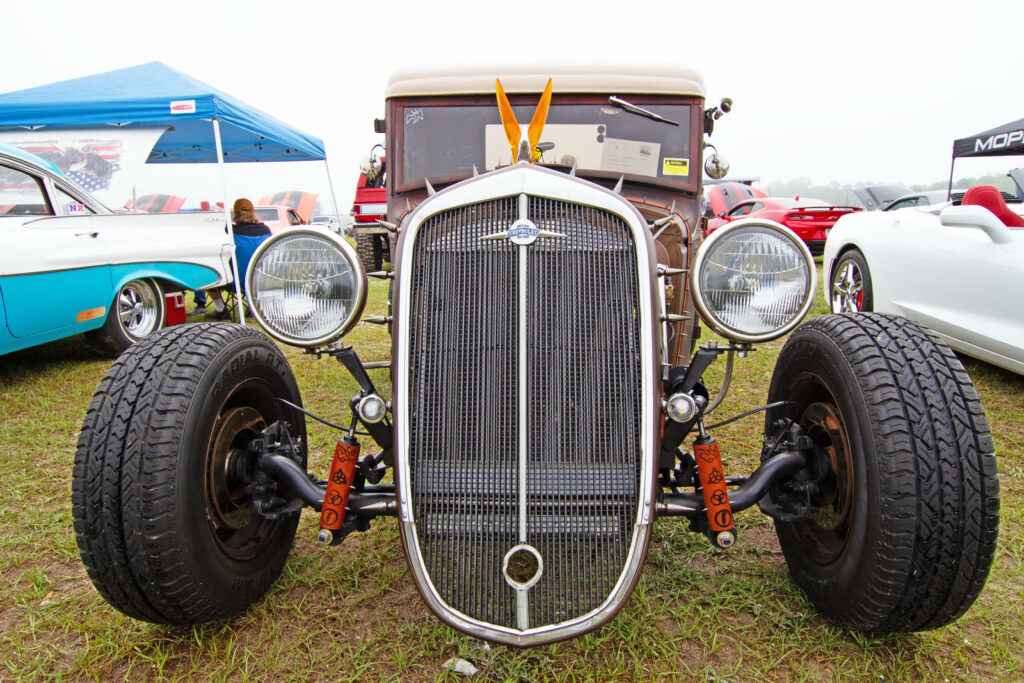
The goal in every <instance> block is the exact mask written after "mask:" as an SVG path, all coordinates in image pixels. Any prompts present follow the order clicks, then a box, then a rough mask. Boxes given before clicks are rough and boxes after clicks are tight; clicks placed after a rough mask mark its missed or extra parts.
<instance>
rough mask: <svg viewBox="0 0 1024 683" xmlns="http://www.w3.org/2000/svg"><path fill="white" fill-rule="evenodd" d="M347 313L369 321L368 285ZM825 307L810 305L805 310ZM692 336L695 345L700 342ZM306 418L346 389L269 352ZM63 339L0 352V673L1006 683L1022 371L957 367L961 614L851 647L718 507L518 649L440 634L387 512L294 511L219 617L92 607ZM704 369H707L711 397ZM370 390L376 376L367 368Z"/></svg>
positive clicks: (361, 339)
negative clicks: (969, 549) (578, 633)
mask: <svg viewBox="0 0 1024 683" xmlns="http://www.w3.org/2000/svg"><path fill="white" fill-rule="evenodd" d="M372 287H373V290H372V293H371V303H370V310H369V311H368V313H367V315H382V314H383V313H384V310H385V303H384V299H385V296H386V284H384V283H379V282H375V283H373V286H372ZM823 312H825V305H824V303H823V300H821V299H820V298H819V300H818V302H817V303H816V305H815V308H814V310H813V312H812V314H815V315H817V314H821V313H823ZM349 339H350V341H351V343H353V344H354V345H355V346H356V348H357V349H358V350H359V351H360V353H361V355H362V357H363V358H364V359H365V360H381V359H384V358H386V357H387V354H388V353H389V345H388V342H387V338H386V335H385V333H384V330H383V328H381V327H380V326H374V325H367V324H361V325H359V326H358V327H357V328H356V329H355V330H354V331H353V332H352V333H351V335H350V337H349ZM705 340H706V338H705ZM779 348H781V341H780V342H774V343H771V344H765V345H762V346H760V347H758V350H757V351H756V352H754V353H752V354H751V355H750V357H748V358H746V359H742V360H737V368H736V373H735V376H734V378H733V385H732V390H731V391H730V393H729V396H728V397H727V398H726V400H725V402H724V403H723V404H722V406H721V407H719V409H718V410H717V411H716V416H720V417H722V418H724V417H728V416H730V415H732V414H735V413H737V412H740V411H741V410H744V409H747V408H750V407H752V406H754V405H757V404H759V403H760V402H763V399H764V396H765V393H766V391H767V384H768V381H769V379H770V376H771V371H772V366H773V364H774V359H775V357H776V355H777V354H778V350H779ZM286 354H287V355H288V357H289V360H290V361H291V363H292V365H293V368H294V369H295V372H296V374H297V375H298V377H299V383H300V386H301V387H302V390H303V399H304V402H305V403H306V405H307V407H309V408H310V409H311V410H313V411H314V412H316V413H318V414H320V415H322V416H324V417H325V418H327V419H329V420H333V421H346V420H347V410H348V409H347V403H348V399H349V398H350V397H351V396H352V394H353V393H355V391H356V387H355V384H354V383H353V382H352V380H351V379H350V378H349V377H348V376H347V374H346V373H345V372H344V370H343V368H341V367H340V365H339V364H338V363H336V362H334V361H331V360H328V359H323V360H314V359H313V358H311V357H309V356H306V355H303V354H302V353H301V352H299V351H296V350H294V349H290V348H286ZM109 363H110V361H109V360H105V359H101V358H98V357H96V356H95V355H94V354H93V353H92V352H91V351H90V350H89V347H88V346H87V345H86V344H85V342H84V341H83V340H82V339H81V338H73V339H69V340H64V341H61V342H56V343H53V344H48V345H45V346H42V347H38V348H35V349H30V350H27V351H22V352H17V353H14V354H10V355H7V356H3V357H0V395H2V398H3V400H2V401H0V414H2V418H3V419H2V420H0V438H2V443H4V445H5V450H6V453H5V456H4V458H3V459H2V461H0V478H2V482H3V492H4V495H3V498H2V500H0V680H34V679H45V678H59V679H68V680H112V679H125V678H131V679H132V680H137V679H144V680H189V679H197V680H212V681H245V680H259V681H263V680H324V679H330V680H339V681H345V680H361V681H366V680H384V681H408V680H435V679H438V678H440V679H441V680H456V679H459V678H461V677H459V676H457V675H455V674H452V673H450V672H446V671H444V670H443V669H442V664H443V663H444V662H445V661H446V660H447V659H449V658H452V657H461V658H464V659H467V660H469V661H471V662H473V664H474V665H476V666H477V667H478V668H479V669H480V671H481V673H480V674H479V675H478V676H477V678H478V679H485V680H511V681H519V680H521V681H533V680H540V679H543V680H556V681H563V680H564V681H577V680H605V679H613V680H699V681H725V680H727V681H751V680H784V681H804V680H810V681H832V680H835V679H844V680H857V679H859V680H874V681H894V680H895V681H909V680H934V681H944V680H947V679H948V680H950V681H975V680H998V681H1002V680H1020V679H1022V678H1024V654H1022V652H1021V648H1020V646H1019V641H1020V637H1021V625H1022V623H1024V614H1022V610H1024V550H1022V548H1024V505H1022V504H1021V499H1022V497H1024V423H1022V419H1021V414H1022V409H1024V400H1022V398H1021V397H1022V396H1024V378H1022V377H1020V376H1017V375H1013V374H1010V373H1007V372H1004V371H1002V370H999V369H998V368H994V367H992V366H989V365H986V364H984V363H980V362H977V361H972V360H969V359H965V365H966V366H967V369H968V371H969V372H970V373H971V375H972V377H973V378H974V381H975V383H976V385H977V388H978V391H979V393H980V395H981V397H982V401H983V403H984V404H985V407H986V411H987V413H988V417H989V420H990V422H991V425H992V429H993V433H994V435H995V440H996V447H997V453H998V454H999V458H1000V460H999V468H1000V484H1001V497H1002V520H1001V529H1000V542H999V551H998V555H997V558H996V562H995V565H994V567H993V570H992V574H991V577H990V578H989V582H988V585H987V586H986V588H985V591H984V592H983V593H982V595H981V597H980V598H979V600H978V601H977V602H976V603H975V605H974V607H973V608H972V609H971V610H970V611H969V612H968V613H967V614H966V615H965V616H964V617H963V618H961V619H960V620H959V621H957V622H956V623H954V624H952V625H951V626H948V627H945V628H942V629H938V630H936V631H931V632H927V633H919V634H907V635H900V636H893V637H887V638H870V637H865V636H861V635H857V634H851V633H848V632H845V631H842V630H840V629H837V628H834V627H833V626H831V625H829V624H828V623H827V622H825V621H824V620H823V619H821V618H820V617H819V616H818V615H817V614H816V613H815V611H814V609H813V608H812V607H811V606H810V605H809V604H808V602H807V600H806V599H805V598H804V597H803V596H802V594H801V593H800V591H799V590H798V589H797V588H796V587H795V586H794V585H793V584H792V582H791V581H790V580H789V577H788V574H787V572H786V567H785V562H784V560H783V558H782V555H781V553H780V551H779V547H778V543H777V542H776V540H775V537H774V532H773V530H772V524H771V521H770V520H768V519H767V518H765V517H763V516H761V515H760V514H759V513H757V512H756V511H753V510H748V511H745V512H742V513H739V515H738V526H739V528H740V539H739V543H738V545H737V546H736V547H735V548H733V549H731V550H730V551H727V552H723V551H719V550H715V549H713V548H711V547H710V546H709V544H708V542H707V540H706V539H704V538H703V537H700V536H696V535H694V534H692V533H690V532H689V531H688V530H687V525H686V523H685V521H682V520H673V519H667V520H661V521H660V522H659V523H658V525H657V527H656V530H655V534H654V539H653V542H652V545H651V549H650V552H649V554H648V560H647V566H646V568H645V570H644V573H643V577H642V579H641V581H640V583H639V585H638V587H637V589H636V591H635V592H634V594H633V596H632V597H631V599H630V600H629V601H628V603H627V605H626V607H625V609H624V610H623V612H622V613H621V614H620V615H619V616H617V617H616V618H615V619H614V620H613V621H612V622H611V623H609V624H608V625H607V626H605V627H604V628H602V629H601V630H599V631H597V632H594V633H591V634H588V635H586V636H583V637H581V638H578V639H575V640H571V641H566V642H562V643H558V644H554V645H548V646H544V647H540V648H536V649H531V650H516V649H512V648H506V647H500V646H490V647H488V646H485V645H484V644H483V643H481V642H479V641H476V640H473V639H471V638H468V637H466V636H463V635H461V634H459V633H457V632H455V631H453V630H452V629H450V628H448V627H446V626H444V625H442V624H441V623H440V622H439V621H438V620H437V619H436V618H434V617H433V616H432V615H430V614H429V613H428V611H427V609H426V608H425V607H424V605H423V604H422V602H421V600H420V598H419V596H418V594H417V593H416V591H415V589H414V588H413V586H412V583H411V580H410V578H409V576H408V575H407V572H406V570H405V564H404V559H403V557H402V552H401V547H400V543H399V540H398V535H397V530H396V525H395V522H394V521H393V520H383V521H380V522H378V523H376V524H375V525H374V527H373V528H372V530H371V531H370V532H368V533H365V534H354V535H353V536H351V537H349V538H348V539H347V540H346V541H345V542H344V543H343V544H342V545H341V546H339V547H337V548H332V549H323V548H320V547H319V546H317V545H316V544H315V542H314V540H313V537H314V534H315V529H316V519H315V515H312V514H305V515H303V521H302V523H301V525H300V527H299V535H298V537H297V539H296V544H295V548H294V551H293V553H292V556H291V558H290V560H289V562H288V564H287V566H286V567H285V570H284V573H283V574H282V575H281V577H280V578H279V579H278V581H277V582H276V584H275V585H274V586H273V588H272V589H271V590H270V592H269V593H268V595H267V597H266V599H264V600H262V601H261V602H259V603H258V604H257V605H255V606H254V607H253V608H252V609H251V610H250V611H249V612H248V613H246V614H245V615H243V616H241V617H239V618H237V619H235V620H233V621H231V622H229V623H226V624H215V625H208V626H201V627H194V628H189V627H175V628H171V627H164V626H154V625H152V624H147V623H143V622H138V621H133V620H131V619H128V618H126V617H124V616H122V615H121V614H119V613H118V612H116V611H114V610H113V609H112V608H110V607H109V606H107V604H106V603H105V602H104V601H103V600H102V599H101V598H100V597H99V595H98V594H97V593H96V591H95V590H94V589H93V587H92V584H91V583H90V581H89V579H88V578H87V576H86V574H85V570H84V568H83V567H82V564H81V562H80V560H79V558H78V551H77V548H76V546H75V541H74V534H73V529H72V520H71V503H70V488H71V465H72V461H73V457H74V448H75V441H76V438H77V432H78V430H79V428H80V424H81V419H82V417H83V415H84V413H85V408H86V405H87V404H88V402H89V399H90V397H91V395H92V392H93V390H94V388H95V386H96V384H97V383H98V382H99V380H100V378H101V377H102V375H103V373H104V372H105V370H106V369H107V367H109ZM721 370H722V368H721V363H719V364H716V366H713V368H712V370H711V372H709V384H710V385H711V388H712V390H714V389H715V388H716V386H717V385H716V383H717V382H718V381H720V378H721ZM372 376H373V378H374V380H375V381H376V382H378V384H379V386H380V388H381V390H382V391H384V392H385V393H386V391H387V389H388V383H387V371H386V370H375V371H372ZM760 427H761V421H760V419H759V418H758V417H752V418H749V419H747V420H743V421H740V422H738V423H735V424H733V425H729V426H728V427H726V428H723V429H722V430H721V431H719V432H718V433H717V434H716V436H717V437H718V439H719V441H720V443H721V444H722V446H723V454H724V456H725V462H726V467H727V469H728V470H729V471H730V473H733V474H743V473H745V472H748V471H749V470H750V469H751V468H752V467H754V466H755V465H756V462H757V459H758V449H759V447H760V432H759V430H760ZM309 428H310V444H311V449H312V459H311V466H312V467H313V468H314V469H316V470H318V471H320V472H321V473H322V472H324V471H325V470H326V469H327V466H328V462H329V457H330V452H331V447H332V445H333V442H334V438H335V434H334V433H333V432H332V430H330V429H329V428H327V427H324V426H322V425H320V424H318V423H313V422H310V423H309Z"/></svg>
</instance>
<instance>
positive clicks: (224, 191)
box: [213, 119, 245, 325]
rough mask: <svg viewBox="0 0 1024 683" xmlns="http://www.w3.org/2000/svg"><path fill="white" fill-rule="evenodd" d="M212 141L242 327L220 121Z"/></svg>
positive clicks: (239, 288)
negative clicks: (229, 238)
mask: <svg viewBox="0 0 1024 683" xmlns="http://www.w3.org/2000/svg"><path fill="white" fill-rule="evenodd" d="M213 140H214V142H215V143H216V145H217V167H218V168H219V169H220V191H221V196H222V197H224V216H225V217H226V218H227V221H228V235H230V236H231V255H232V258H231V276H232V277H233V278H234V279H235V297H236V300H237V301H238V322H239V323H240V324H242V325H244V324H245V305H243V303H242V285H241V283H240V282H239V281H238V280H239V277H238V259H236V258H234V255H235V228H234V225H233V224H232V223H231V209H229V208H228V206H230V204H229V202H228V183H227V176H226V175H225V174H224V149H223V147H221V143H220V121H219V120H217V119H213Z"/></svg>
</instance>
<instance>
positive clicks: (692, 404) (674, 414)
mask: <svg viewBox="0 0 1024 683" xmlns="http://www.w3.org/2000/svg"><path fill="white" fill-rule="evenodd" d="M665 412H666V413H667V414H668V416H669V418H670V419H671V420H672V421H673V422H689V421H690V420H692V419H693V418H695V417H697V402H696V401H694V400H693V396H690V395H689V394H672V395H671V396H669V398H668V400H667V401H665Z"/></svg>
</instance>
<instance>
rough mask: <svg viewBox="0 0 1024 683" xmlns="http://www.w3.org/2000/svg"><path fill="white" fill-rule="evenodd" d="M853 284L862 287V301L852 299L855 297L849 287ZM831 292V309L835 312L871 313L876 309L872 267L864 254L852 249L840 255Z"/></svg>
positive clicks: (834, 269) (833, 271)
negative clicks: (872, 285)
mask: <svg viewBox="0 0 1024 683" xmlns="http://www.w3.org/2000/svg"><path fill="white" fill-rule="evenodd" d="M851 286H852V287H859V288H860V290H859V294H860V301H851V299H852V298H855V295H854V294H853V293H852V292H851V291H850V289H849V288H850V287H851ZM829 292H830V294H829V310H830V311H832V312H833V313H870V312H871V311H874V310H875V296H874V291H873V290H872V288H871V269H870V268H868V262H867V259H865V258H864V254H862V253H860V252H859V251H857V250H856V249H851V250H850V251H847V252H845V253H844V254H843V255H842V256H840V257H839V259H838V260H837V261H836V265H835V267H834V268H833V269H832V279H831V287H830V288H829Z"/></svg>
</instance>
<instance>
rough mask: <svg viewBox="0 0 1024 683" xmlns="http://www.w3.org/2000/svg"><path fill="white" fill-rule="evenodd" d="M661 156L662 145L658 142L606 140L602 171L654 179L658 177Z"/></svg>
mask: <svg viewBox="0 0 1024 683" xmlns="http://www.w3.org/2000/svg"><path fill="white" fill-rule="evenodd" d="M659 156H661V145H660V144H659V143H657V142H637V141H636V140H618V139H615V138H605V139H604V149H603V150H602V152H601V170H603V171H614V172H615V173H627V174H630V175H642V176H649V177H651V178H654V177H657V175H658V157H659Z"/></svg>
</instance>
